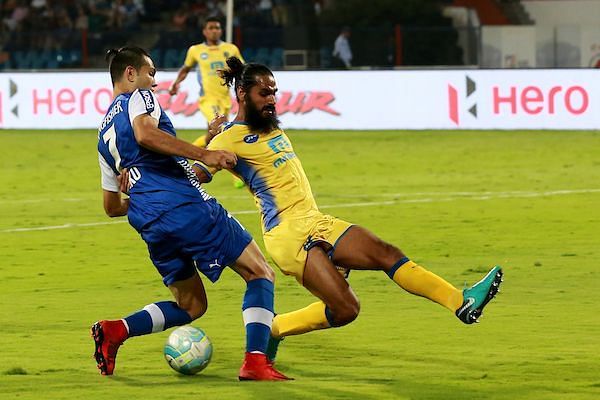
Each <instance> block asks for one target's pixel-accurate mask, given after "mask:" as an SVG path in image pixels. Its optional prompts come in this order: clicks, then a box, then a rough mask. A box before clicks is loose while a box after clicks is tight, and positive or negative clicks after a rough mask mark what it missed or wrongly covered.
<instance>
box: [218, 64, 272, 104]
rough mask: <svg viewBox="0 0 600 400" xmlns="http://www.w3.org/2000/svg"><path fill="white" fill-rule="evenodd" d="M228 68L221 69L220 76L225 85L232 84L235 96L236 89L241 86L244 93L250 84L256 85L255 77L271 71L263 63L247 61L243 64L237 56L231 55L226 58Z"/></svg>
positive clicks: (270, 73) (268, 73)
mask: <svg viewBox="0 0 600 400" xmlns="http://www.w3.org/2000/svg"><path fill="white" fill-rule="evenodd" d="M226 62H227V66H228V67H229V68H228V69H224V70H221V72H220V75H221V78H223V79H224V80H225V85H226V86H233V87H234V89H235V96H236V98H237V89H238V88H240V87H241V88H242V89H244V91H245V92H246V93H248V92H249V91H250V88H252V86H254V85H256V77H258V76H264V75H271V76H273V72H272V71H271V70H270V69H269V67H267V66H266V65H263V64H257V63H247V64H244V63H243V62H242V61H241V60H240V59H239V58H237V57H235V56H233V57H229V58H228V59H227V61H226ZM238 100H239V99H238Z"/></svg>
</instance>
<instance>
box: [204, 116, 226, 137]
mask: <svg viewBox="0 0 600 400" xmlns="http://www.w3.org/2000/svg"><path fill="white" fill-rule="evenodd" d="M225 122H227V117H226V116H225V115H223V114H221V115H219V114H217V113H215V117H214V118H213V119H212V121H210V122H209V124H208V137H207V141H206V143H207V144H208V143H209V142H210V140H212V138H214V137H215V136H217V135H218V134H219V133H220V132H221V125H223V124H224V123H225Z"/></svg>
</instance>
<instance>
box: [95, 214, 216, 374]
mask: <svg viewBox="0 0 600 400" xmlns="http://www.w3.org/2000/svg"><path fill="white" fill-rule="evenodd" d="M183 210H184V208H183V207H179V208H177V209H175V210H173V211H170V212H168V213H165V214H163V216H162V217H161V219H160V220H157V221H155V222H154V223H152V224H151V225H149V226H147V227H146V228H144V230H143V231H142V233H141V234H142V238H143V239H144V241H145V242H146V244H147V245H148V250H149V253H150V258H151V259H152V262H153V263H154V266H155V267H156V269H157V270H158V272H159V273H160V274H161V276H162V277H163V283H164V284H165V285H166V286H167V287H169V288H170V289H171V292H172V293H173V295H174V296H175V299H176V301H177V302H173V301H160V302H156V303H152V304H148V305H146V306H145V307H143V308H142V309H141V310H139V311H137V312H134V313H133V314H131V315H130V316H128V317H125V318H122V319H118V320H102V321H99V322H96V323H95V324H94V325H93V326H92V329H91V331H92V332H91V333H92V337H93V338H94V342H95V345H96V349H95V353H94V357H95V358H96V361H97V364H98V368H99V369H100V372H101V373H102V374H103V375H112V373H113V371H114V368H115V359H116V356H117V351H118V349H119V346H120V345H121V344H122V343H123V342H124V341H125V340H126V339H128V338H130V337H133V336H141V335H146V334H149V333H153V332H160V331H163V330H165V329H168V328H170V327H173V326H179V325H184V324H187V323H190V322H191V321H192V320H193V319H195V318H198V317H199V316H200V315H202V314H203V313H204V312H205V311H206V307H207V303H206V294H205V291H204V286H203V284H202V281H201V280H200V277H199V276H198V273H197V272H196V268H195V265H194V262H193V260H192V259H191V258H190V257H187V256H184V255H182V251H181V247H180V245H181V244H182V240H172V238H173V236H172V235H173V234H174V232H182V235H183V236H185V237H188V236H191V237H193V236H194V235H187V234H186V233H189V231H187V230H185V229H183V228H182V226H181V224H182V222H183V223H190V220H191V219H192V218H189V216H188V215H183V217H182V215H181V212H182V211H183ZM191 211H192V212H193V211H195V210H191ZM192 225H193V224H192ZM184 231H185V232H184ZM200 233H203V232H200Z"/></svg>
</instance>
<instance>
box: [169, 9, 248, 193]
mask: <svg viewBox="0 0 600 400" xmlns="http://www.w3.org/2000/svg"><path fill="white" fill-rule="evenodd" d="M202 34H203V35H204V38H205V42H203V43H200V44H196V45H193V46H191V47H190V48H189V49H188V51H187V55H186V56H185V61H184V63H183V66H182V67H181V68H180V69H179V72H178V73H177V78H175V80H174V81H173V83H171V86H170V87H169V94H170V95H171V96H173V95H176V94H177V92H178V91H179V85H180V83H181V82H182V81H183V80H184V79H185V78H186V77H187V75H188V73H189V72H190V71H191V70H192V69H193V68H194V67H196V66H197V74H198V83H199V84H200V96H199V98H198V109H199V110H200V112H201V113H202V115H204V118H205V119H206V122H207V123H208V122H210V121H211V120H212V119H213V118H214V117H215V115H224V116H226V117H227V116H228V115H229V111H230V110H231V95H230V94H229V87H227V86H225V85H223V80H222V79H221V78H220V77H219V75H218V74H217V71H218V70H221V69H223V68H225V60H227V58H229V57H238V58H239V59H241V60H243V59H242V56H241V54H240V50H239V49H238V48H237V46H236V45H235V44H233V43H227V42H223V41H221V36H222V34H223V30H222V29H221V22H220V21H219V19H218V18H214V17H211V18H207V19H206V21H205V22H204V25H203V28H202ZM211 136H212V134H211V132H210V131H209V132H208V134H207V136H205V135H203V136H200V137H199V138H197V139H196V140H195V141H194V142H193V144H194V145H195V146H198V147H204V146H206V143H207V141H210V137H211ZM233 185H234V186H235V187H238V188H241V187H243V186H244V183H243V182H242V181H241V180H239V179H237V178H234V181H233Z"/></svg>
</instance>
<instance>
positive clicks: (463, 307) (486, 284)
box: [332, 226, 502, 323]
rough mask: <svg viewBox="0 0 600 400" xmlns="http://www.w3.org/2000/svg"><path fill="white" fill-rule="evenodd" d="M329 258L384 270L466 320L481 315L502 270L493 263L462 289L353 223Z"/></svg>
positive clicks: (401, 282)
mask: <svg viewBox="0 0 600 400" xmlns="http://www.w3.org/2000/svg"><path fill="white" fill-rule="evenodd" d="M332 259H333V261H334V262H335V263H336V264H337V265H342V266H345V267H348V268H352V269H374V270H383V271H384V272H385V273H386V274H387V275H388V277H390V279H392V280H393V281H394V282H396V284H398V285H399V286H400V287H402V288H403V289H405V290H406V291H408V292H410V293H412V294H415V295H418V296H423V297H426V298H428V299H430V300H432V301H435V302H436V303H439V304H441V305H442V306H444V307H446V308H447V309H449V310H450V311H452V312H454V313H455V314H456V315H457V316H458V317H459V318H460V319H461V320H462V321H463V322H465V323H472V322H475V321H476V319H477V317H479V315H481V312H482V310H483V307H485V305H486V304H487V303H488V302H489V301H490V300H491V299H492V298H493V297H494V296H495V295H496V293H497V291H498V287H499V285H500V282H501V278H502V270H501V269H500V268H499V267H495V268H493V269H492V270H491V271H490V272H489V273H488V274H487V275H486V276H485V277H484V278H483V279H482V280H481V281H480V282H479V283H477V284H476V285H474V286H473V287H472V288H470V289H467V290H465V291H461V290H459V289H457V288H455V287H454V286H452V285H451V284H450V283H448V282H447V281H445V280H444V279H442V278H441V277H439V276H437V275H436V274H434V273H432V272H430V271H427V270H426V269H425V268H423V267H421V266H419V265H417V264H416V263H414V262H413V261H411V260H409V259H408V257H406V256H405V255H404V253H403V252H402V251H401V250H400V249H398V248H396V247H395V246H393V245H391V244H389V243H386V242H384V241H383V240H381V239H380V238H378V237H377V236H376V235H374V234H373V233H372V232H370V231H368V230H367V229H365V228H362V227H360V226H353V227H352V228H350V229H349V230H348V231H347V232H346V234H345V235H343V236H342V237H341V238H340V240H339V241H338V242H337V243H336V245H335V250H334V252H333V254H332Z"/></svg>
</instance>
